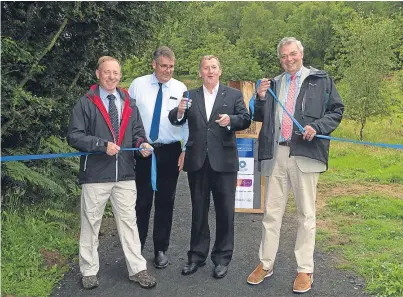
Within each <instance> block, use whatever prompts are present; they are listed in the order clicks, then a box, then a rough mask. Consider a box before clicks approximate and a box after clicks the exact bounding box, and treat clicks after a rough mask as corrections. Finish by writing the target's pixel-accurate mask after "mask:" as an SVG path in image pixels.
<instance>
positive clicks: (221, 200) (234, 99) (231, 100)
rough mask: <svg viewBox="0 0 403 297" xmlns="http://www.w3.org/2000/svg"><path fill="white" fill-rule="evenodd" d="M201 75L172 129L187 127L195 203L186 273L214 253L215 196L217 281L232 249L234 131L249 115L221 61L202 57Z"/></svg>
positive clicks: (244, 125)
mask: <svg viewBox="0 0 403 297" xmlns="http://www.w3.org/2000/svg"><path fill="white" fill-rule="evenodd" d="M199 74H200V77H201V78H202V80H203V86H202V87H200V88H197V89H194V90H190V91H189V96H188V97H189V99H187V98H183V99H182V100H181V103H180V104H179V107H178V108H175V109H173V110H172V111H171V112H170V113H169V120H170V121H171V123H172V124H173V125H183V124H184V123H186V122H187V123H188V124H189V140H188V142H187V145H186V147H187V148H186V157H185V163H184V171H186V172H187V173H188V180H189V187H190V195H191V199H192V231H191V239H190V250H189V251H188V263H187V264H186V265H185V266H184V267H183V269H182V274H183V275H189V274H192V273H194V272H196V271H197V269H198V268H199V267H201V266H203V265H205V261H206V259H207V256H208V254H209V249H210V229H209V226H208V213H209V208H210V193H212V194H213V200H214V207H215V212H216V236H215V238H216V240H215V243H214V247H213V249H212V252H211V260H212V261H213V263H214V265H215V268H214V274H213V276H214V277H215V278H223V277H225V276H226V274H227V272H228V265H229V263H230V262H231V259H232V254H233V250H234V208H235V188H236V183H237V171H238V169H239V166H238V164H239V160H238V151H237V146H236V138H235V131H239V130H244V129H247V128H248V127H249V125H250V116H249V113H248V110H247V109H246V107H245V103H244V101H243V97H242V93H241V92H240V91H239V90H236V89H233V88H230V87H227V86H225V85H223V84H221V83H220V76H221V65H220V62H219V60H218V58H217V57H215V56H211V55H209V56H204V57H203V58H202V59H201V61H200V66H199ZM190 107H191V108H190ZM189 108H190V109H189Z"/></svg>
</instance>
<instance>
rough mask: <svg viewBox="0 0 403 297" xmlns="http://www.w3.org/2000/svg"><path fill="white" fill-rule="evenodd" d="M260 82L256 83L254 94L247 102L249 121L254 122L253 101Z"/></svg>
mask: <svg viewBox="0 0 403 297" xmlns="http://www.w3.org/2000/svg"><path fill="white" fill-rule="evenodd" d="M260 82H261V80H260V79H259V80H258V81H257V83H256V87H255V92H254V93H253V95H252V98H250V100H249V111H250V115H251V118H250V119H251V120H254V117H253V115H254V114H255V99H256V92H257V88H258V87H259V85H260Z"/></svg>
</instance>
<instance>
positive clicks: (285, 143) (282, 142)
mask: <svg viewBox="0 0 403 297" xmlns="http://www.w3.org/2000/svg"><path fill="white" fill-rule="evenodd" d="M278 144H279V145H283V146H288V147H290V144H291V142H290V141H281V142H279V143H278Z"/></svg>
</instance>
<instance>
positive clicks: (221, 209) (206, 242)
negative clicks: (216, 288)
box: [188, 157, 237, 265]
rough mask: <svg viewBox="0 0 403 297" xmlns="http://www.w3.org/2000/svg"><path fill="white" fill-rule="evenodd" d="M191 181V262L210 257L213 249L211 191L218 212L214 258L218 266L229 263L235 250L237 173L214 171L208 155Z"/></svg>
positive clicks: (190, 175) (189, 173) (191, 176)
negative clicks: (210, 215)
mask: <svg viewBox="0 0 403 297" xmlns="http://www.w3.org/2000/svg"><path fill="white" fill-rule="evenodd" d="M188 180H189V187H190V194H191V199H192V230H191V238H190V250H189V251H188V261H189V262H201V261H205V260H206V259H207V256H208V253H209V248H210V228H209V224H208V213H209V209H210V192H212V194H213V200H214V208H215V213H216V240H215V243H214V246H213V249H212V251H211V260H212V261H213V263H214V264H215V265H218V264H222V265H228V263H229V262H230V261H231V259H232V254H233V250H234V211H235V210H234V208H235V189H236V182H237V173H236V172H216V171H214V170H213V169H212V168H211V166H210V162H209V160H208V157H206V161H205V162H204V164H203V166H202V168H201V169H200V170H198V171H195V172H188Z"/></svg>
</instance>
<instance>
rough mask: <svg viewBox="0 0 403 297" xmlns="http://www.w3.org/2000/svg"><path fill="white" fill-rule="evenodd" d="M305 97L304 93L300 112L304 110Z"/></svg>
mask: <svg viewBox="0 0 403 297" xmlns="http://www.w3.org/2000/svg"><path fill="white" fill-rule="evenodd" d="M305 98H306V95H305V94H304V97H303V98H302V113H304V111H305Z"/></svg>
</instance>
